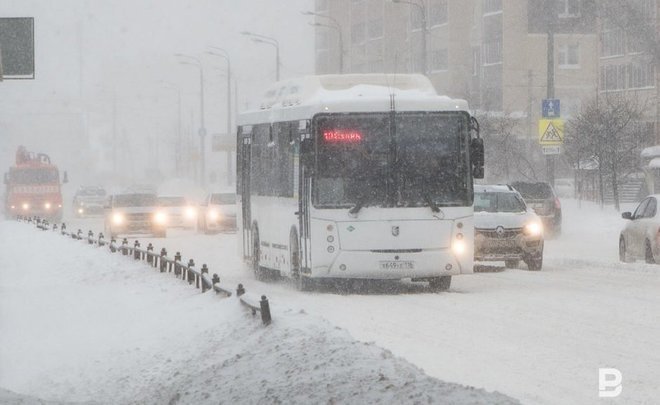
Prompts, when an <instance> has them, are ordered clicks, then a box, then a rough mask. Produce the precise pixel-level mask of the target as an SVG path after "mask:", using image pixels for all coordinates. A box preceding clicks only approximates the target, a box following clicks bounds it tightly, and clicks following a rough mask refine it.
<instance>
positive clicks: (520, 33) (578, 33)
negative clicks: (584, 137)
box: [314, 0, 599, 141]
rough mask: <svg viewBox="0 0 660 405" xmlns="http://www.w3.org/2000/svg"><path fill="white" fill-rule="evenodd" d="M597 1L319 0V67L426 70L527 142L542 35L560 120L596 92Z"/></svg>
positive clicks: (539, 85)
mask: <svg viewBox="0 0 660 405" xmlns="http://www.w3.org/2000/svg"><path fill="white" fill-rule="evenodd" d="M595 1H596V0H555V1H546V0H506V1H503V0H409V1H404V0H389V1H388V0H317V1H316V9H315V13H316V14H317V15H316V16H315V17H314V19H315V20H314V21H315V22H316V23H317V30H316V71H317V73H318V74H325V73H338V72H339V71H340V64H339V60H340V59H343V72H344V73H367V72H387V73H410V72H420V73H426V74H427V75H428V76H429V78H430V79H431V81H432V82H433V84H434V86H435V87H436V89H437V90H438V92H439V93H442V94H446V95H449V96H451V97H458V98H464V99H466V100H468V101H469V102H470V104H471V106H472V108H474V109H477V110H481V111H483V112H493V113H496V114H508V115H511V116H514V117H517V119H520V120H522V121H524V125H522V126H521V128H522V129H520V131H521V133H520V136H521V137H525V138H528V139H529V140H530V141H531V140H534V139H536V137H537V134H536V131H537V130H536V122H537V120H538V119H539V118H540V115H541V100H542V99H544V98H546V95H547V72H548V70H547V66H548V63H547V60H548V59H547V49H548V48H547V42H548V41H547V37H548V35H547V32H548V29H550V28H552V30H553V32H554V78H555V80H554V88H555V98H559V99H561V102H562V105H561V108H562V116H563V117H567V116H570V115H571V114H574V113H575V112H576V111H577V109H578V108H579V106H580V103H581V101H582V100H584V99H586V98H588V97H593V96H594V95H595V94H596V91H597V88H598V76H599V75H598V67H599V64H598V62H599V58H598V49H599V47H598V35H597V24H596V18H595V13H593V7H594V2H595ZM548 4H552V5H553V7H554V8H549V7H548ZM549 16H553V17H554V19H553V18H549ZM550 22H552V25H551V26H549V24H550ZM424 24H425V25H426V27H425V29H424ZM340 39H341V41H340ZM424 47H425V48H426V49H425V51H426V52H424ZM342 50H343V58H340V57H339V55H340V54H341V53H342V52H341V51H342ZM424 63H426V66H424Z"/></svg>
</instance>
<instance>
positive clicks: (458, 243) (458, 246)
mask: <svg viewBox="0 0 660 405" xmlns="http://www.w3.org/2000/svg"><path fill="white" fill-rule="evenodd" d="M451 250H452V251H453V252H454V254H456V255H459V256H461V255H463V254H464V253H465V251H466V250H467V246H466V245H465V240H464V239H456V240H454V243H452V244H451Z"/></svg>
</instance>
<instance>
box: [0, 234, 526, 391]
mask: <svg viewBox="0 0 660 405" xmlns="http://www.w3.org/2000/svg"><path fill="white" fill-rule="evenodd" d="M0 243H1V244H2V246H3V252H5V253H4V265H3V266H2V268H0V325H1V326H2V328H1V331H2V332H1V333H0V386H1V387H3V388H5V389H9V390H12V391H15V392H20V393H22V394H26V395H30V396H33V397H38V398H44V399H46V400H49V401H93V402H100V403H136V404H137V403H139V404H143V403H159V404H160V403H172V404H173V403H195V404H198V403H219V402H225V403H256V402H266V403H277V402H286V403H319V402H326V403H330V402H332V403H335V402H344V403H346V402H359V403H374V402H382V403H422V402H424V403H439V402H441V403H489V404H490V403H502V404H505V403H515V401H513V400H512V399H510V398H509V397H506V396H504V395H502V394H498V393H488V392H486V391H484V390H481V389H475V388H470V387H465V386H462V385H458V384H452V383H445V382H442V381H439V380H437V379H434V378H431V377H429V376H427V375H426V374H425V373H424V372H423V371H422V370H421V369H419V368H417V367H415V366H413V365H411V364H409V363H408V362H406V361H405V360H403V359H400V358H398V357H395V356H393V355H392V354H391V353H390V352H389V351H386V350H383V349H381V348H378V347H376V346H375V345H373V344H370V343H359V342H356V341H355V340H354V339H353V338H352V337H351V336H350V335H349V334H348V333H347V332H346V331H344V330H342V329H339V328H335V327H333V326H332V325H330V324H329V323H327V322H326V321H323V320H321V319H320V318H317V317H314V316H311V315H308V314H306V313H304V312H301V311H297V310H290V309H287V308H282V307H278V303H277V302H273V303H272V304H271V305H272V307H273V308H272V309H273V318H274V322H273V324H272V325H270V326H269V327H263V326H262V325H261V323H260V322H259V321H258V320H257V319H252V315H251V314H249V313H248V312H246V311H245V310H244V309H243V308H241V307H240V305H239V303H238V301H237V300H236V299H235V298H227V299H221V298H219V297H218V296H215V295H214V294H213V293H207V294H201V293H199V291H198V290H195V289H193V288H191V287H189V286H187V285H186V284H185V283H183V282H181V281H180V280H177V279H174V278H173V277H171V276H170V275H167V274H160V273H158V272H156V271H154V270H153V269H150V268H148V267H146V266H145V265H143V264H141V263H140V262H134V261H132V260H130V259H128V258H127V257H122V256H119V255H110V254H108V253H107V252H105V251H101V250H99V249H98V248H93V247H90V246H87V245H84V243H83V242H76V241H73V240H70V239H68V238H63V237H61V236H59V235H57V234H56V233H54V232H50V231H46V232H42V231H37V230H36V229H35V228H34V227H33V226H32V225H27V224H20V223H14V222H0ZM12 395H15V394H12V393H9V392H7V391H6V390H3V391H0V400H2V401H3V402H5V401H4V399H5V398H10V400H11V401H14V399H12ZM17 398H18V399H15V403H21V402H20V401H21V400H23V399H25V401H26V402H24V403H31V402H30V401H32V398H24V397H21V396H20V395H19V396H18V397H17ZM11 401H10V402H11ZM35 401H37V400H35ZM34 403H38V402H34Z"/></svg>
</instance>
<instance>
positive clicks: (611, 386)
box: [598, 368, 623, 398]
mask: <svg viewBox="0 0 660 405" xmlns="http://www.w3.org/2000/svg"><path fill="white" fill-rule="evenodd" d="M608 377H613V378H608ZM621 381H623V376H622V375H621V371H619V370H617V369H616V368H599V369H598V396H599V397H601V398H614V397H618V396H619V395H621V391H623V386H621Z"/></svg>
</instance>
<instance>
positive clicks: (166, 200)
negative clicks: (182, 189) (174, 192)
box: [158, 197, 186, 207]
mask: <svg viewBox="0 0 660 405" xmlns="http://www.w3.org/2000/svg"><path fill="white" fill-rule="evenodd" d="M158 205H160V206H161V207H183V206H184V205H186V199H185V197H158Z"/></svg>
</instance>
